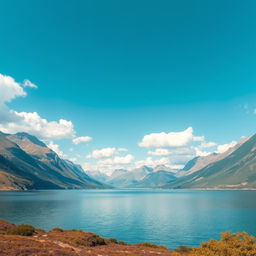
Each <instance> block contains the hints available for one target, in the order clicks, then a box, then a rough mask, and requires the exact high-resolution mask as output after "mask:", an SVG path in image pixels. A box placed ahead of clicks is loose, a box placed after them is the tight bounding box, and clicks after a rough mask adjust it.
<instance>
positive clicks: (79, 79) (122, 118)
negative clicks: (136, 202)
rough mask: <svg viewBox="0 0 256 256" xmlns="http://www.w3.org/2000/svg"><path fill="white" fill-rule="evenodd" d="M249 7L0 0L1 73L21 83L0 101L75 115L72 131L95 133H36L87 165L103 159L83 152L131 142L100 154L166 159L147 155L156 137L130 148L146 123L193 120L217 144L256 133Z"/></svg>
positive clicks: (170, 128) (253, 23)
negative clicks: (17, 90)
mask: <svg viewBox="0 0 256 256" xmlns="http://www.w3.org/2000/svg"><path fill="white" fill-rule="evenodd" d="M255 11H256V2H255V1H253V0H251V1H234V0H232V1H226V0H225V1H223V0H222V1H219V0H214V1H203V0H199V1H188V0H187V1H185V0H181V1H170V0H168V1H167V0H166V1H165V0H162V1H148V0H147V1H144V0H143V1H142V0H140V1H138V0H137V1H133V0H130V1H114V0H110V1H101V0H94V1H82V0H81V1H78V0H74V1H63V0H62V1H58V0H51V1H50V0H44V1H40V0H38V1H32V0H24V1H18V0H11V1H9V0H8V1H6V0H2V1H1V16H0V29H1V40H0V50H1V51H0V73H1V74H3V75H5V76H10V77H12V78H13V79H15V81H16V82H18V83H19V84H20V86H21V87H22V86H23V89H24V91H26V92H27V95H26V97H20V96H21V95H16V96H15V97H12V99H11V100H10V101H9V102H6V101H5V102H4V101H3V100H2V112H5V114H6V115H10V112H9V111H11V110H12V111H13V110H15V111H16V112H18V113H21V112H24V113H31V112H36V113H38V115H39V116H40V118H43V119H46V120H47V122H51V121H58V120H59V119H64V120H68V121H71V122H72V125H73V126H74V128H73V130H74V133H73V135H72V136H73V137H74V136H76V137H79V136H90V137H92V140H91V141H88V142H84V143H80V144H78V145H74V144H73V143H72V141H71V139H70V137H68V136H67V137H66V138H64V137H65V136H62V137H63V138H61V139H58V138H55V137H54V136H52V137H51V138H50V137H49V136H48V137H47V138H45V135H43V134H42V136H41V137H42V139H47V141H48V143H50V142H51V143H52V144H58V145H59V148H60V149H61V150H62V151H63V152H64V153H65V154H66V155H68V157H71V158H77V161H78V162H79V163H84V162H88V164H90V165H94V164H96V161H101V160H102V158H95V159H90V158H86V155H89V154H90V153H91V152H92V151H93V150H95V149H102V148H109V147H110V148H113V147H115V148H116V149H117V148H126V149H127V151H122V152H117V151H116V152H115V153H113V155H111V156H110V157H104V159H103V160H107V159H112V160H109V161H108V162H109V165H111V163H112V164H113V165H115V164H114V162H113V161H114V157H125V156H126V155H132V156H133V158H134V159H133V160H132V161H133V162H132V163H131V165H132V164H134V163H135V162H136V161H140V160H143V159H146V158H147V157H152V160H157V159H161V157H166V155H165V156H163V155H162V156H156V155H153V156H152V155H149V154H148V152H149V151H150V150H151V152H152V150H156V149H157V148H159V147H158V145H154V146H152V147H151V148H148V147H147V148H145V147H140V146H138V143H139V142H141V141H142V139H143V137H144V136H145V135H148V134H151V133H161V132H165V133H167V134H168V133H170V132H181V131H184V130H186V129H187V128H188V127H192V128H193V134H194V136H204V137H205V138H204V142H215V143H217V145H216V147H217V146H218V145H220V144H226V143H230V142H232V141H238V140H240V138H241V136H248V135H252V134H254V133H255V128H254V127H255V124H256V115H255V114H254V110H255V109H256V103H255V96H256V86H255V84H256V72H255V67H256V33H255V32H256V29H255V28H256V18H255ZM24 79H29V80H30V81H31V82H32V83H34V84H36V85H37V86H38V88H37V89H35V88H29V86H27V87H25V88H24V85H23V84H22V83H23V81H24ZM0 86H1V84H0ZM0 92H1V90H0ZM3 93H4V91H2V95H3ZM0 97H1V95H0ZM0 106H1V100H0ZM0 112H1V111H0ZM23 118H24V116H23ZM2 120H4V118H3V117H2ZM0 122H1V120H0ZM2 123H3V121H2ZM2 127H5V131H7V130H8V129H9V130H10V131H16V130H17V129H18V128H15V129H16V130H15V129H13V130H11V129H10V127H9V128H6V127H7V126H6V123H5V124H2ZM19 127H20V129H21V128H22V127H23V129H25V130H26V129H27V131H29V132H31V133H34V134H35V135H37V136H40V134H38V133H39V132H38V131H36V132H34V131H33V129H31V127H30V128H29V129H28V128H27V126H22V125H19ZM69 135H70V134H69ZM167 139H168V138H167ZM188 143H190V144H189V145H181V146H179V147H180V148H184V147H188V146H189V147H191V145H192V144H193V143H194V142H193V143H192V144H191V141H190V142H188ZM200 143H202V141H201V142H197V144H195V145H194V144H193V145H194V146H196V147H197V146H200ZM216 147H215V148H214V147H213V148H207V149H206V150H207V152H208V151H214V150H216ZM71 148H72V150H73V151H72V152H71V151H70V149H71ZM162 148H165V149H166V148H168V150H170V151H171V150H176V149H177V147H176V146H175V147H173V146H168V147H166V146H163V145H162ZM201 149H202V148H201ZM112 151H113V150H112ZM77 154H79V155H80V156H81V157H78V156H77ZM168 157H170V158H172V157H171V156H170V155H168ZM174 158H175V157H174ZM118 160H120V159H117V161H116V162H118ZM111 161H112V162H111ZM184 161H185V160H184ZM119 162H120V163H121V162H122V159H121V160H120V161H119ZM174 162H175V161H174ZM174 162H172V164H174ZM178 162H180V161H177V162H175V164H178ZM116 165H118V167H121V166H122V165H119V164H116ZM124 166H125V164H124ZM114 167H117V166H113V168H114ZM102 168H103V167H102Z"/></svg>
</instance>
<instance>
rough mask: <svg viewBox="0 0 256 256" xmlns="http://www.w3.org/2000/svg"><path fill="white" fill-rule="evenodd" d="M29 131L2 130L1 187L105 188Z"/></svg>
mask: <svg viewBox="0 0 256 256" xmlns="http://www.w3.org/2000/svg"><path fill="white" fill-rule="evenodd" d="M105 187H107V186H106V185H104V184H102V183H101V182H99V181H96V180H95V179H93V178H91V177H90V176H88V175H87V174H86V173H85V172H84V171H83V169H82V168H81V167H80V166H79V165H76V164H74V163H72V162H71V161H68V160H64V159H61V158H60V157H59V156H58V155H57V154H56V153H55V152H54V151H53V150H51V149H50V148H48V147H47V146H46V144H44V143H43V142H42V141H40V140H38V139H37V138H36V137H34V136H31V135H29V134H27V133H17V134H14V135H11V134H4V133H0V190H29V189H83V188H105Z"/></svg>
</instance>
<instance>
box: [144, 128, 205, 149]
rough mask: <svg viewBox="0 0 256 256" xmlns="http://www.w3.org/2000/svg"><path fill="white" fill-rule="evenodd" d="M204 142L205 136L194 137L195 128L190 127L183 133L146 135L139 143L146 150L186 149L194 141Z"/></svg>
mask: <svg viewBox="0 0 256 256" xmlns="http://www.w3.org/2000/svg"><path fill="white" fill-rule="evenodd" d="M203 140H204V137H203V136H193V128H192V127H188V128H187V129H186V130H184V131H181V132H169V133H165V132H160V133H151V134H148V135H145V136H144V137H143V139H142V141H141V142H140V143H139V146H140V147H146V148H150V147H152V148H160V147H162V148H166V147H184V146H187V145H188V144H189V143H190V142H192V141H203Z"/></svg>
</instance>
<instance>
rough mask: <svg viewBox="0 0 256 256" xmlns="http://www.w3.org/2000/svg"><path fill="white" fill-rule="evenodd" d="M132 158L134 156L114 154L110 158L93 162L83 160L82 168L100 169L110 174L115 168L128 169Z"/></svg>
mask: <svg viewBox="0 0 256 256" xmlns="http://www.w3.org/2000/svg"><path fill="white" fill-rule="evenodd" d="M133 160H134V156H133V155H131V154H127V155H125V156H115V157H112V158H107V159H102V160H99V161H98V162H96V163H95V164H92V163H89V162H84V163H83V164H82V166H83V168H84V170H90V171H100V172H103V173H105V174H107V175H110V174H111V173H112V172H113V171H114V170H115V169H122V168H126V169H129V165H130V164H132V163H133Z"/></svg>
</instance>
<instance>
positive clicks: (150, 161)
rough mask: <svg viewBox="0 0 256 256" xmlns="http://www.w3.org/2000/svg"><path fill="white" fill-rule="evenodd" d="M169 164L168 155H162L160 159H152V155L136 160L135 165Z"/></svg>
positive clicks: (153, 165)
mask: <svg viewBox="0 0 256 256" xmlns="http://www.w3.org/2000/svg"><path fill="white" fill-rule="evenodd" d="M168 164H170V159H169V158H168V157H162V158H160V159H153V158H152V157H150V156H149V157H147V158H146V159H144V160H140V161H137V162H136V163H135V165H136V166H137V167H141V166H143V165H147V166H152V167H155V166H157V165H168Z"/></svg>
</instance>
